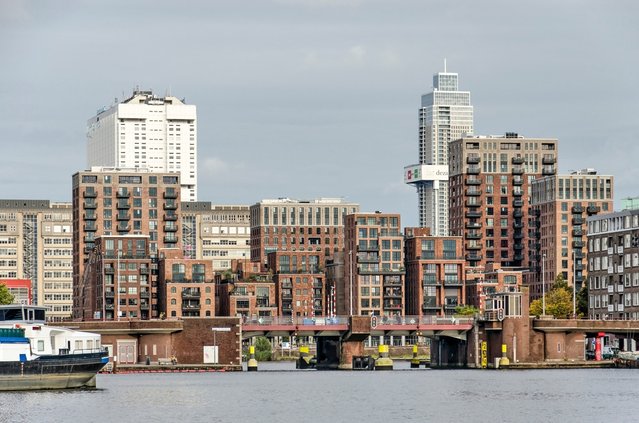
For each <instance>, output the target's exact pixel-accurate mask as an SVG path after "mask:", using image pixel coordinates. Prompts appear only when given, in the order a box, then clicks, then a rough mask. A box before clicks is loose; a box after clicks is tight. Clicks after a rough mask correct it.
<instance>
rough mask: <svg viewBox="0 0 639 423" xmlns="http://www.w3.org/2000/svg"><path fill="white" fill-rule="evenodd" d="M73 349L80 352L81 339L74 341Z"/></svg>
mask: <svg viewBox="0 0 639 423" xmlns="http://www.w3.org/2000/svg"><path fill="white" fill-rule="evenodd" d="M75 349H76V350H81V349H82V340H81V339H76V340H75Z"/></svg>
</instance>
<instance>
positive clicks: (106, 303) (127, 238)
mask: <svg viewBox="0 0 639 423" xmlns="http://www.w3.org/2000/svg"><path fill="white" fill-rule="evenodd" d="M154 264H155V260H154V259H152V258H151V255H150V252H149V237H148V236H147V235H102V236H100V237H98V238H96V240H95V246H94V247H93V248H92V250H91V253H89V259H88V260H87V262H86V263H85V266H84V276H83V281H84V283H82V284H81V285H80V287H79V294H78V297H79V298H78V302H77V306H76V307H77V308H76V307H74V310H73V311H74V315H77V316H78V317H77V318H78V319H80V320H92V319H93V320H103V321H114V320H115V321H120V320H123V319H124V320H126V319H129V320H149V319H150V318H151V316H153V315H154V313H153V311H155V310H157V300H156V298H155V297H154V296H152V295H151V293H152V291H153V287H154V285H155V282H154V279H153V270H152V268H153V267H154Z"/></svg>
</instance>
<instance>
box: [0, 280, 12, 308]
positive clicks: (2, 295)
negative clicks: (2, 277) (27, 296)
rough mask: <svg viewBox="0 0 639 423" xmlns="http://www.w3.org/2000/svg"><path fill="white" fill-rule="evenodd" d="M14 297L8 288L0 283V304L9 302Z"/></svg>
mask: <svg viewBox="0 0 639 423" xmlns="http://www.w3.org/2000/svg"><path fill="white" fill-rule="evenodd" d="M13 300H14V297H13V295H12V294H11V292H9V288H7V286H6V285H5V284H3V283H0V304H11V303H13Z"/></svg>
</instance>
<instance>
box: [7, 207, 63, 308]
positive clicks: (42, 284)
mask: <svg viewBox="0 0 639 423" xmlns="http://www.w3.org/2000/svg"><path fill="white" fill-rule="evenodd" d="M71 245H72V213H71V204H70V203H52V202H50V201H48V200H0V279H28V280H30V281H31V284H32V285H31V294H32V301H33V304H36V305H39V306H45V307H47V308H48V309H49V311H48V312H47V318H48V319H49V320H64V319H68V318H69V317H71V306H72V304H73V300H72V293H73V288H72V281H73V278H72V270H73V267H72V263H71V261H72V250H71Z"/></svg>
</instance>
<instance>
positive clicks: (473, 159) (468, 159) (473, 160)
mask: <svg viewBox="0 0 639 423" xmlns="http://www.w3.org/2000/svg"><path fill="white" fill-rule="evenodd" d="M479 162H480V158H479V156H468V157H466V163H468V164H479Z"/></svg>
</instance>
